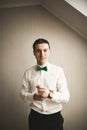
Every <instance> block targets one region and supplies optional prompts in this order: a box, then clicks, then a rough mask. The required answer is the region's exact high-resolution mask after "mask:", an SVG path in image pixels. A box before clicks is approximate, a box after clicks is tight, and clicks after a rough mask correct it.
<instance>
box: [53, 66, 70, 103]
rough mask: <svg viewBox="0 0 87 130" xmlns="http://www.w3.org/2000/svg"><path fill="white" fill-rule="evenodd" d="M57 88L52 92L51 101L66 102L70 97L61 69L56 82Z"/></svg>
mask: <svg viewBox="0 0 87 130" xmlns="http://www.w3.org/2000/svg"><path fill="white" fill-rule="evenodd" d="M56 85H57V86H56V88H57V90H56V91H54V93H53V98H52V100H53V101H56V102H58V103H67V102H68V101H69V98H70V93H69V90H68V87H67V81H66V77H65V74H64V71H63V69H60V71H59V76H58V80H57V84H56Z"/></svg>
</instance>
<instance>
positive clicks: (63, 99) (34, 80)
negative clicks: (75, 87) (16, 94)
mask: <svg viewBox="0 0 87 130" xmlns="http://www.w3.org/2000/svg"><path fill="white" fill-rule="evenodd" d="M47 67H48V71H44V70H41V71H37V65H34V66H32V67H31V68H29V69H27V70H26V71H25V73H24V76H23V85H22V88H21V92H20V95H21V98H22V99H23V100H24V101H26V102H28V103H29V104H30V107H31V108H32V109H33V110H35V111H37V112H39V113H42V114H52V113H56V112H58V111H61V110H62V103H67V102H68V101H69V98H70V94H69V90H68V87H67V81H66V78H65V75H64V71H63V69H62V68H60V67H58V66H56V65H53V64H50V63H47ZM37 85H40V86H42V87H47V88H48V89H49V90H52V91H53V97H52V99H49V98H46V99H45V100H44V101H35V100H33V95H34V93H36V92H37V88H36V86H37Z"/></svg>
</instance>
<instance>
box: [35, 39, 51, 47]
mask: <svg viewBox="0 0 87 130" xmlns="http://www.w3.org/2000/svg"><path fill="white" fill-rule="evenodd" d="M43 43H47V44H48V46H49V49H50V43H49V42H48V41H47V40H46V39H43V38H38V39H37V40H35V41H34V43H33V50H35V45H36V44H43Z"/></svg>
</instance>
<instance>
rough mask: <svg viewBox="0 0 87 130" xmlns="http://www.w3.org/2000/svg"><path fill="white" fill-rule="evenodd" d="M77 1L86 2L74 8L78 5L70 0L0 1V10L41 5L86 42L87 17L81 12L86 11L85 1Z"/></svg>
mask: <svg viewBox="0 0 87 130" xmlns="http://www.w3.org/2000/svg"><path fill="white" fill-rule="evenodd" d="M72 1H73V0H72ZM79 1H84V2H85V1H86V2H85V4H82V7H81V2H80V6H75V5H79V4H78V3H76V4H75V0H74V4H73V3H72V2H70V0H2V1H0V8H9V7H20V6H31V5H41V6H43V7H44V8H46V9H47V10H48V11H49V12H51V13H52V14H53V15H55V16H56V17H57V18H59V19H60V20H62V21H63V22H64V23H65V24H66V25H68V26H69V27H70V28H72V29H73V30H74V31H76V32H77V33H78V34H80V35H81V36H82V37H83V38H85V39H86V40H87V15H85V13H86V12H85V13H84V12H83V11H84V10H85V11H86V10H87V9H86V7H87V5H86V4H87V0H79ZM84 5H85V6H84ZM79 7H80V8H79Z"/></svg>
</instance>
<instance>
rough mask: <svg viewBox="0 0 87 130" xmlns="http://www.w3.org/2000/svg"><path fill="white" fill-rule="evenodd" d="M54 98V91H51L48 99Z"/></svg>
mask: <svg viewBox="0 0 87 130" xmlns="http://www.w3.org/2000/svg"><path fill="white" fill-rule="evenodd" d="M52 97H53V91H52V90H50V93H49V95H48V98H50V99H51V98H52Z"/></svg>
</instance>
